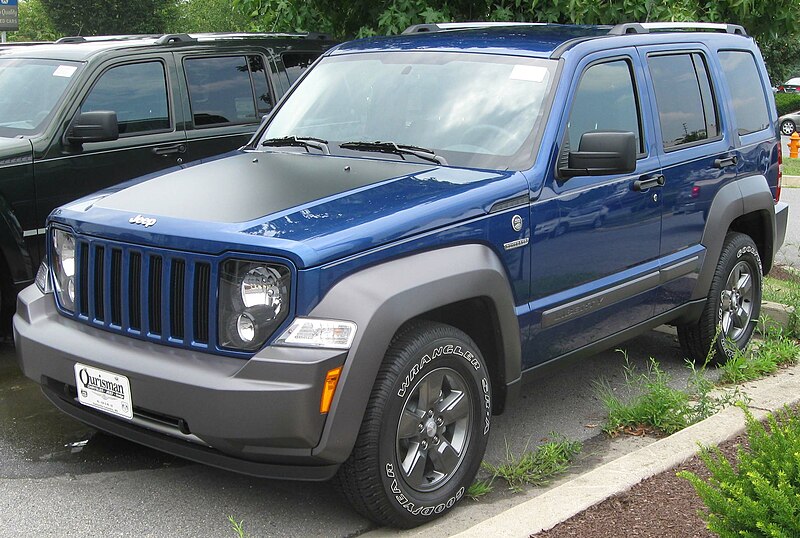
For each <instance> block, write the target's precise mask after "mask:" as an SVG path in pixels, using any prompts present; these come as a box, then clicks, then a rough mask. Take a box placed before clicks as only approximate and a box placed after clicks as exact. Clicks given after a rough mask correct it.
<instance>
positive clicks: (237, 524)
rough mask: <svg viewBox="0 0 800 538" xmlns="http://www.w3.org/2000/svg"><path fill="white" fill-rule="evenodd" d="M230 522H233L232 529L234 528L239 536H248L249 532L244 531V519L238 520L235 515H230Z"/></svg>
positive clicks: (244, 537) (240, 537)
mask: <svg viewBox="0 0 800 538" xmlns="http://www.w3.org/2000/svg"><path fill="white" fill-rule="evenodd" d="M228 523H230V524H231V529H233V532H234V533H236V536H238V537H239V538H246V537H247V534H245V532H244V519H243V520H241V521H236V518H235V517H233V516H228Z"/></svg>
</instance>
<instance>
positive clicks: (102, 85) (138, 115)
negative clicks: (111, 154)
mask: <svg viewBox="0 0 800 538" xmlns="http://www.w3.org/2000/svg"><path fill="white" fill-rule="evenodd" d="M94 110H113V111H115V112H116V113H117V121H118V122H119V133H120V134H121V135H125V134H132V133H144V132H148V131H162V130H165V129H169V128H170V121H169V108H168V105H167V82H166V78H165V76H164V65H163V64H162V63H161V62H144V63H137V64H130V65H121V66H118V67H112V68H111V69H109V70H108V71H106V72H105V73H103V74H102V75H101V76H100V78H99V79H98V81H97V83H96V84H95V85H94V87H93V88H92V90H91V91H90V92H89V95H88V96H86V100H85V101H84V102H83V105H81V112H92V111H94Z"/></svg>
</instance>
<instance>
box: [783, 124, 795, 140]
mask: <svg viewBox="0 0 800 538" xmlns="http://www.w3.org/2000/svg"><path fill="white" fill-rule="evenodd" d="M795 129H796V126H795V124H794V122H793V121H792V120H783V121H782V122H781V134H784V135H786V136H790V135H791V134H792V133H793V132H794V131H795Z"/></svg>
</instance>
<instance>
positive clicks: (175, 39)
mask: <svg viewBox="0 0 800 538" xmlns="http://www.w3.org/2000/svg"><path fill="white" fill-rule="evenodd" d="M195 41H197V38H195V37H192V36H190V35H189V34H164V35H162V36H161V37H159V38H158V39H156V45H170V44H172V43H194V42H195Z"/></svg>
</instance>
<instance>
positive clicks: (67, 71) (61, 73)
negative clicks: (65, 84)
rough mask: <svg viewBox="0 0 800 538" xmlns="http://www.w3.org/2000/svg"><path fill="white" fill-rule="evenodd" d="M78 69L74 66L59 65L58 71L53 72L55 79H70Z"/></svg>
mask: <svg viewBox="0 0 800 538" xmlns="http://www.w3.org/2000/svg"><path fill="white" fill-rule="evenodd" d="M76 69H78V68H77V67H75V66H74V65H59V66H58V67H56V70H55V71H53V76H54V77H66V78H69V77H71V76H72V75H73V73H75V70H76Z"/></svg>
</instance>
